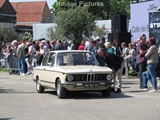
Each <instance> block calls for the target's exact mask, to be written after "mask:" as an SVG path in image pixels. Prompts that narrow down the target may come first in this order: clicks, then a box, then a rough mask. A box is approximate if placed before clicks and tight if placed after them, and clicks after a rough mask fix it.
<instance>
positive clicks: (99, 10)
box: [53, 0, 130, 20]
mask: <svg viewBox="0 0 160 120" xmlns="http://www.w3.org/2000/svg"><path fill="white" fill-rule="evenodd" d="M82 2H83V4H81V3H82ZM74 3H76V4H74ZM83 5H89V12H90V13H92V14H93V15H95V16H96V17H97V19H103V20H104V19H109V18H111V17H112V16H113V15H116V14H125V15H127V16H128V17H130V0H92V1H91V0H57V2H55V3H54V5H53V8H54V9H55V12H56V14H57V13H58V12H59V11H61V10H67V9H69V8H76V7H78V6H83Z"/></svg>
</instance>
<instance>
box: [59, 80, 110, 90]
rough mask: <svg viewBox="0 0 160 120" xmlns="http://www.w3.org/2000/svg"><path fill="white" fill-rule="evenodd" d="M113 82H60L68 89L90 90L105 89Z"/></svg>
mask: <svg viewBox="0 0 160 120" xmlns="http://www.w3.org/2000/svg"><path fill="white" fill-rule="evenodd" d="M112 84H113V82H108V81H107V82H78V81H76V82H65V83H63V84H62V86H63V87H64V88H66V89H67V90H69V91H91V90H105V89H107V88H108V87H110V86H111V85H112Z"/></svg>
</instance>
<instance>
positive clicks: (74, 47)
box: [71, 40, 77, 50]
mask: <svg viewBox="0 0 160 120" xmlns="http://www.w3.org/2000/svg"><path fill="white" fill-rule="evenodd" d="M71 50H77V49H76V42H75V40H73V41H72V42H71Z"/></svg>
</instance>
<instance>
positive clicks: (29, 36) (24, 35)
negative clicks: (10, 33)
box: [19, 32, 33, 40]
mask: <svg viewBox="0 0 160 120" xmlns="http://www.w3.org/2000/svg"><path fill="white" fill-rule="evenodd" d="M32 38H33V36H32V34H31V33H30V32H23V33H20V34H19V40H22V39H25V40H32Z"/></svg>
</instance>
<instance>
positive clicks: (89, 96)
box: [44, 91, 133, 100]
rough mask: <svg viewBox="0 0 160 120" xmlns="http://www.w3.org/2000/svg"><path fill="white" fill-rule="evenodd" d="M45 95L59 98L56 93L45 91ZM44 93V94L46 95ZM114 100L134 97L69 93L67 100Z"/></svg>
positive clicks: (94, 93) (121, 94)
mask: <svg viewBox="0 0 160 120" xmlns="http://www.w3.org/2000/svg"><path fill="white" fill-rule="evenodd" d="M45 93H48V94H52V95H55V96H57V94H56V91H45ZM45 93H44V94H45ZM114 98H116V99H117V98H133V97H132V96H129V95H125V94H123V93H118V94H115V93H111V95H110V97H103V96H102V94H101V92H68V93H67V97H66V98H65V99H84V100H89V99H114Z"/></svg>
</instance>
